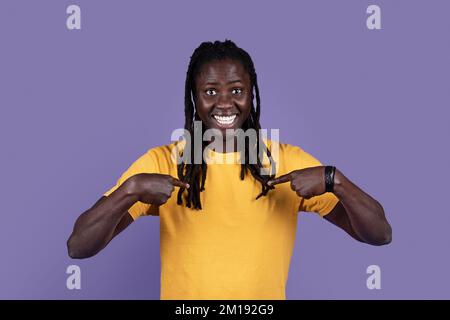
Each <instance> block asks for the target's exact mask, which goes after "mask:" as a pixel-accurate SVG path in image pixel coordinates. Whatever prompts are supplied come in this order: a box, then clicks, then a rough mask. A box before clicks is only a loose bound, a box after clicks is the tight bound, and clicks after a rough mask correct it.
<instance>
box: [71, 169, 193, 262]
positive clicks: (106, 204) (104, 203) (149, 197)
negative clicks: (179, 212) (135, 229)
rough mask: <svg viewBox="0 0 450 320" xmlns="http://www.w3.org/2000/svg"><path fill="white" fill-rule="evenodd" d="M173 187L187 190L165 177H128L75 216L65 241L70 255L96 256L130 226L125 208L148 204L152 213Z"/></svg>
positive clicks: (129, 218) (141, 175)
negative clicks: (137, 203)
mask: <svg viewBox="0 0 450 320" xmlns="http://www.w3.org/2000/svg"><path fill="white" fill-rule="evenodd" d="M175 186H178V187H183V188H189V185H188V184H187V183H184V182H181V181H179V180H178V179H176V178H173V177H171V176H169V175H164V174H150V173H141V174H137V175H134V176H132V177H130V178H129V179H127V180H126V181H125V182H124V183H123V184H122V185H121V186H120V187H119V188H117V189H116V190H115V191H114V192H113V193H111V194H110V195H109V196H108V197H102V198H101V199H100V200H99V201H97V203H95V204H94V205H93V206H92V208H90V209H89V210H87V211H85V212H84V213H82V214H81V215H80V216H79V217H78V219H77V221H76V222H75V225H74V228H73V232H72V234H71V235H70V237H69V239H68V240H67V249H68V253H69V256H70V257H71V258H74V259H83V258H89V257H91V256H93V255H95V254H97V253H98V252H99V251H100V250H102V249H103V248H105V247H106V245H107V244H108V243H109V242H110V241H111V240H112V239H113V238H114V237H115V236H116V235H117V234H119V233H120V232H121V231H122V230H124V229H125V228H127V227H128V226H129V225H130V224H131V222H132V221H133V218H132V217H131V215H130V214H128V209H129V208H131V206H132V205H133V204H134V203H136V202H137V201H141V202H144V203H147V204H150V205H151V209H150V210H152V208H154V207H159V206H160V205H162V204H164V203H165V202H166V201H167V200H168V199H169V198H170V196H171V194H172V192H173V190H174V187H175Z"/></svg>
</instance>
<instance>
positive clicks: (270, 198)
mask: <svg viewBox="0 0 450 320" xmlns="http://www.w3.org/2000/svg"><path fill="white" fill-rule="evenodd" d="M254 99H255V100H256V107H254V105H253V100H254ZM185 116H186V119H185V130H186V132H188V133H190V134H192V135H194V130H195V123H194V122H195V121H201V123H202V125H203V126H204V128H205V129H215V130H216V131H219V132H220V133H222V134H223V135H222V136H223V139H224V142H225V143H229V142H230V140H233V141H234V140H235V138H236V136H230V135H228V134H227V130H232V129H243V130H249V129H254V130H259V129H261V125H260V123H259V116H260V95H259V88H258V83H257V77H256V72H255V68H254V65H253V62H252V59H251V58H250V56H249V55H248V53H247V52H245V51H244V50H243V49H241V48H239V47H237V46H236V45H235V44H234V43H233V42H231V41H229V40H227V41H225V42H220V41H216V42H214V43H211V42H205V43H202V44H201V45H200V46H199V47H198V48H197V49H196V50H195V51H194V53H193V55H192V57H191V60H190V64H189V68H188V71H187V77H186V85H185ZM256 139H257V141H256V145H254V144H252V143H250V142H249V143H247V144H245V150H244V151H245V152H242V150H236V148H235V149H233V150H225V149H221V150H208V149H206V152H205V154H206V155H208V156H209V157H211V158H213V159H221V158H222V157H224V156H226V157H228V156H229V155H232V156H233V157H232V159H233V160H232V161H228V162H227V164H212V163H211V162H207V161H205V159H202V160H201V161H200V163H197V162H196V161H195V159H194V158H195V155H194V153H193V152H190V153H189V157H187V159H185V160H189V161H182V162H181V163H176V162H174V159H173V158H172V154H173V151H174V148H176V147H177V146H178V143H172V144H170V145H165V146H161V147H156V148H152V149H150V150H149V151H148V152H147V153H145V154H144V155H143V156H141V157H140V158H139V159H138V160H137V161H136V162H134V163H133V164H132V165H131V167H130V168H129V169H128V170H127V171H126V172H125V173H124V174H123V175H122V176H121V178H120V179H119V181H118V182H117V184H116V185H115V186H114V187H113V188H111V189H110V190H109V191H108V192H106V193H105V194H104V196H103V197H102V198H101V199H100V200H99V201H98V202H97V203H95V204H94V206H93V207H92V208H90V209H89V210H87V211H86V212H84V213H83V214H82V215H81V216H80V217H79V218H78V219H77V221H76V223H75V226H74V230H73V233H72V235H71V236H70V238H69V240H68V250H69V255H70V256H71V257H72V258H87V257H90V256H93V255H95V254H96V253H98V252H99V251H100V250H102V249H103V248H104V247H105V246H106V245H107V244H108V243H109V241H111V240H112V239H113V238H114V237H115V236H116V235H117V234H118V233H120V232H121V231H122V230H124V229H125V228H126V227H127V226H128V225H129V224H130V223H131V222H133V221H134V220H136V219H137V218H138V217H140V216H142V215H159V216H160V236H161V243H160V245H161V298H162V299H285V286H286V281H287V276H288V270H289V263H290V258H291V254H292V249H293V244H294V239H295V232H296V226H297V213H298V212H299V211H311V212H317V213H319V214H320V215H321V216H323V217H325V219H326V220H328V221H330V222H331V223H333V224H335V225H337V226H338V227H340V228H342V229H343V230H344V231H346V232H347V233H348V234H349V235H351V236H352V237H353V238H355V239H356V240H358V241H362V242H365V243H368V244H372V245H384V244H388V243H389V242H390V241H391V234H392V231H391V227H390V225H389V223H388V222H387V220H386V218H385V215H384V211H383V208H382V206H381V205H380V203H379V202H377V201H376V200H375V199H373V198H372V197H371V196H370V195H368V194H367V193H365V192H364V191H362V190H361V189H360V188H358V187H357V186H356V185H355V184H353V183H352V182H351V181H350V180H349V179H347V178H346V177H345V176H344V174H343V173H342V172H341V171H340V170H338V169H336V168H335V167H332V166H322V165H321V163H320V162H319V161H318V160H316V159H315V158H314V157H313V156H311V155H309V154H308V153H306V152H305V151H304V150H302V149H301V148H299V147H295V146H291V145H288V144H279V153H278V154H279V157H278V159H276V160H274V159H273V157H272V156H271V151H270V150H271V149H272V147H273V143H272V141H264V143H262V144H261V142H262V141H261V137H260V136H259V134H257V136H256ZM194 144H195V139H191V140H190V141H188V142H187V143H186V144H185V145H184V148H182V150H181V154H184V155H186V154H187V152H186V150H187V149H185V148H186V147H192V148H191V150H193V149H195V146H194ZM261 145H262V146H263V148H260V147H258V146H261ZM235 146H236V144H235ZM201 150H202V151H204V150H205V146H204V145H203V144H202V146H201ZM255 150H256V152H258V154H259V151H261V150H263V151H264V152H265V154H266V156H267V158H268V159H269V162H270V164H271V165H273V167H274V171H271V173H269V174H263V173H262V172H263V170H262V169H264V164H263V161H256V163H255V162H251V161H250V157H249V156H247V155H246V152H247V153H251V152H254V151H255ZM225 151H231V152H225ZM177 152H178V151H177ZM181 154H180V155H181ZM249 173H250V174H249ZM176 188H177V189H178V191H177V196H176V197H175V196H173V191H174V190H175V189H176Z"/></svg>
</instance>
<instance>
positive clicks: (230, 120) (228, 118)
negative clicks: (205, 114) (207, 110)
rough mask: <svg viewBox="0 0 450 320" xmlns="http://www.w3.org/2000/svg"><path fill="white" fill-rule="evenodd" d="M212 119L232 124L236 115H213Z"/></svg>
mask: <svg viewBox="0 0 450 320" xmlns="http://www.w3.org/2000/svg"><path fill="white" fill-rule="evenodd" d="M214 119H216V120H217V122H218V123H220V124H232V123H233V121H234V119H236V115H232V116H214Z"/></svg>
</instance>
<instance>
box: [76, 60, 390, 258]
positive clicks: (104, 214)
mask: <svg viewBox="0 0 450 320" xmlns="http://www.w3.org/2000/svg"><path fill="white" fill-rule="evenodd" d="M195 87H196V88H195V106H196V111H197V114H198V117H199V118H200V119H201V120H202V122H203V125H205V126H206V127H207V128H216V129H219V130H221V131H222V132H223V134H224V137H225V130H226V129H227V128H230V129H237V128H241V126H242V124H243V123H244V122H245V120H246V119H247V117H248V116H249V113H250V108H251V101H252V98H253V97H252V84H251V83H250V77H249V75H248V73H247V72H246V71H245V69H244V68H243V66H242V64H241V63H240V62H238V61H233V60H221V61H213V62H209V63H207V64H205V65H204V66H203V67H202V68H201V70H200V73H199V75H198V76H197V77H196V80H195ZM232 114H236V115H237V117H236V119H235V121H234V122H233V124H231V125H226V126H223V125H220V124H219V123H218V122H217V121H216V120H214V115H232ZM324 174H325V170H324V167H323V166H320V167H314V168H306V169H302V170H295V171H292V172H290V173H289V174H286V175H284V176H281V177H277V178H275V179H273V180H271V181H269V184H270V185H273V186H275V185H277V184H279V183H290V184H291V188H292V189H293V190H294V191H295V192H297V194H298V195H299V196H302V197H305V198H309V197H312V196H317V195H320V194H323V193H324V192H325V178H324ZM178 187H184V188H189V185H188V184H186V183H184V182H181V181H179V180H178V179H177V178H175V177H171V176H169V175H163V174H147V173H142V174H138V175H135V176H132V177H130V178H129V179H128V180H126V181H125V182H124V183H123V184H122V185H121V186H120V187H119V188H117V190H115V191H114V192H112V193H111V194H110V195H109V196H108V197H104V196H103V197H101V198H100V199H99V200H98V201H97V202H96V203H95V204H94V205H93V206H92V207H91V208H90V209H88V210H86V211H85V212H83V213H82V214H81V215H80V216H79V217H78V219H77V220H76V222H75V225H74V228H73V232H72V234H71V235H70V237H69V239H68V240H67V248H68V254H69V256H70V257H71V258H74V259H82V258H88V257H91V256H93V255H95V254H97V253H98V252H99V251H101V250H102V249H103V248H105V247H106V245H107V244H108V243H109V242H110V241H111V240H112V239H113V238H114V237H115V236H116V235H118V234H119V233H120V232H122V231H123V230H124V229H126V228H127V227H128V226H129V225H130V224H131V223H132V222H133V219H132V217H131V215H130V214H129V213H128V209H129V208H130V207H131V206H132V205H133V204H134V203H135V202H136V201H141V202H144V203H147V204H150V205H151V209H150V210H151V211H157V210H158V207H159V206H160V205H162V204H164V203H165V202H166V201H167V200H168V199H169V198H170V197H171V196H172V195H173V192H174V190H175V188H178ZM270 192H276V188H275V190H272V191H270ZM334 194H335V195H336V196H337V197H338V198H339V200H340V201H339V202H338V204H337V205H336V206H335V208H334V209H333V210H332V211H331V212H330V213H329V214H328V215H326V216H325V219H326V220H328V221H330V222H331V223H333V224H334V225H336V226H338V227H339V228H341V229H343V230H344V231H346V232H347V233H348V234H349V235H351V236H352V237H353V238H355V239H356V240H358V241H361V242H365V243H368V244H371V245H384V244H388V243H390V242H391V239H392V229H391V227H390V225H389V223H388V221H387V220H386V217H385V215H384V210H383V207H382V206H381V205H380V203H379V202H378V201H376V200H375V199H373V198H372V197H371V196H370V195H368V194H367V193H365V192H364V191H363V190H361V189H360V188H359V187H358V186H356V185H355V184H354V183H353V182H351V181H350V180H349V179H348V178H346V177H345V176H344V174H343V173H342V172H341V171H339V170H338V169H336V174H335V188H334Z"/></svg>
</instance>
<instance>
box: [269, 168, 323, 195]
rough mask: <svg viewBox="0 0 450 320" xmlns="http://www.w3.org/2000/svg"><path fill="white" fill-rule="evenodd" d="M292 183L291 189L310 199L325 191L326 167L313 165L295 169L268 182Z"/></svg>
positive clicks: (270, 184)
mask: <svg viewBox="0 0 450 320" xmlns="http://www.w3.org/2000/svg"><path fill="white" fill-rule="evenodd" d="M285 182H290V183H291V189H292V190H294V191H295V192H296V193H297V195H298V196H299V197H302V198H305V199H309V198H311V197H314V196H318V195H321V194H323V193H325V167H323V166H320V167H312V168H305V169H301V170H294V171H292V172H290V173H288V174H285V175H282V176H280V177H278V178H274V179H272V180H269V181H268V182H267V184H268V185H269V186H273V185H276V184H279V183H285Z"/></svg>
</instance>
